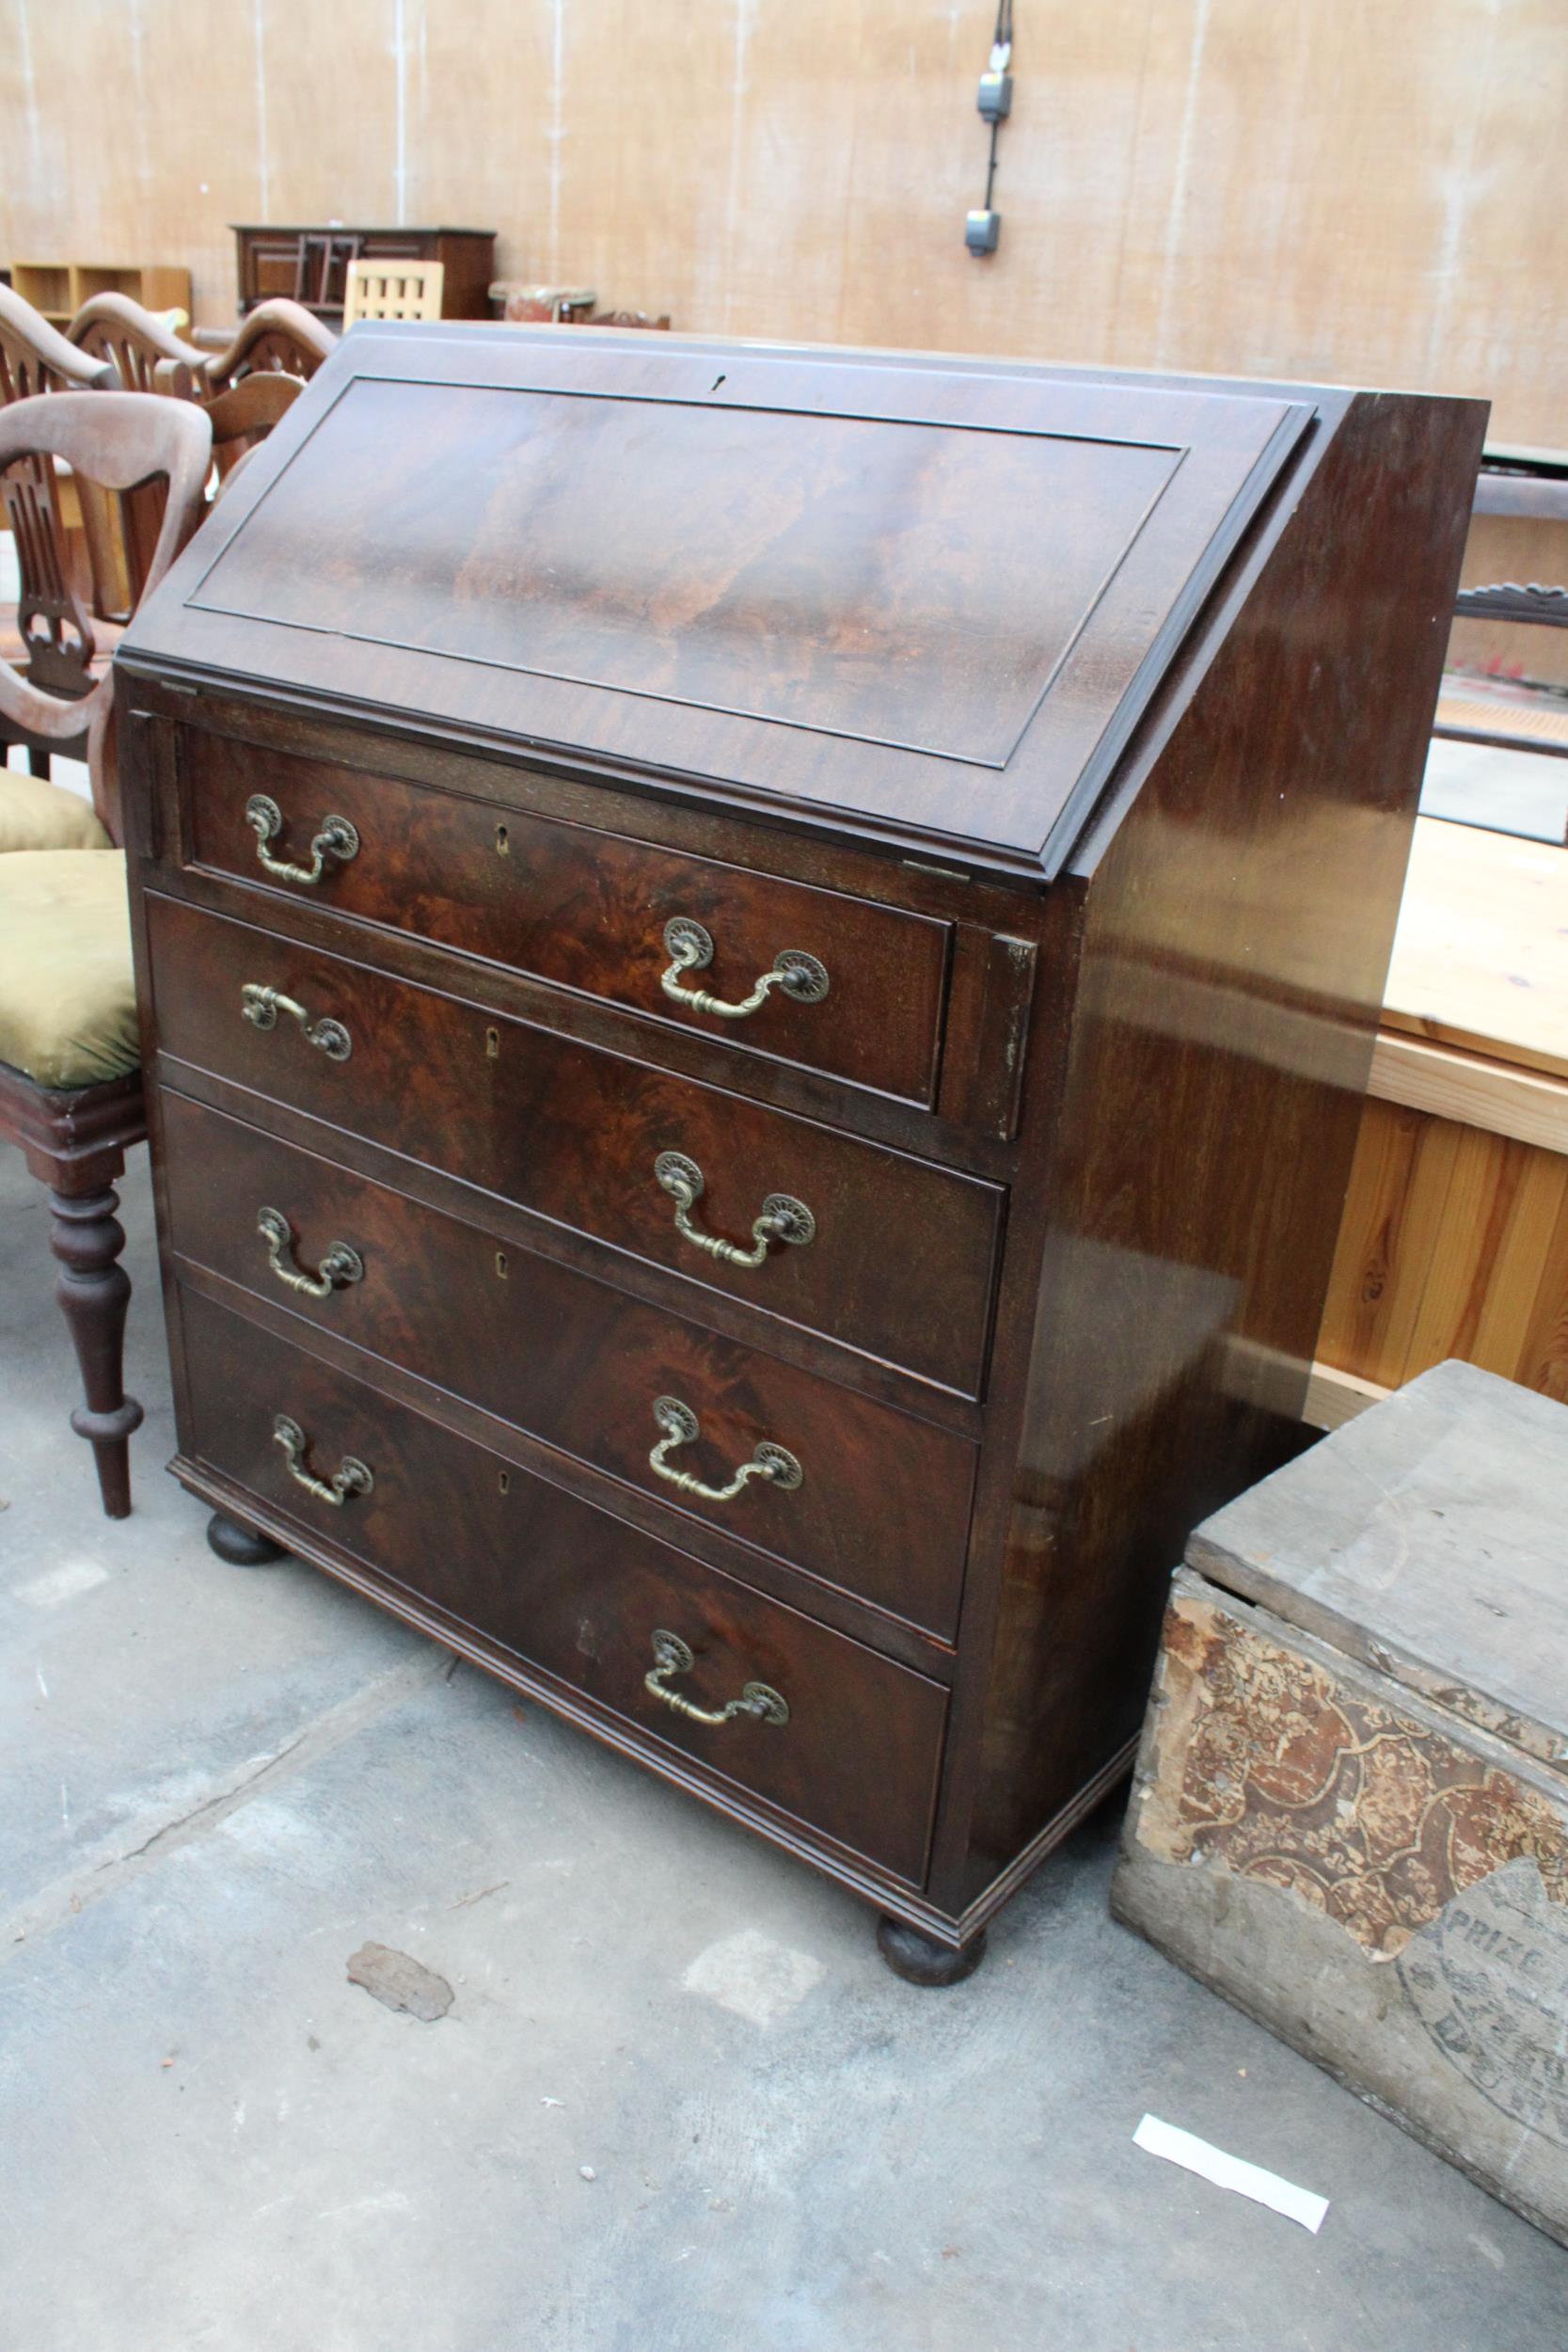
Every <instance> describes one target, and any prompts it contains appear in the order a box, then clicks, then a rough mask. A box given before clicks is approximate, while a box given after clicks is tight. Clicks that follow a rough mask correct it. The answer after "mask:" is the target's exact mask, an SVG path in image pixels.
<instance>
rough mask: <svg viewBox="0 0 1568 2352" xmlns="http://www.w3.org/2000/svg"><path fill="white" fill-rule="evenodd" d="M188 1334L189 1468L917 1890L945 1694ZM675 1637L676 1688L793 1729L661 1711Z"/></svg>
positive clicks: (741, 1590) (442, 1434)
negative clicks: (335, 1502)
mask: <svg viewBox="0 0 1568 2352" xmlns="http://www.w3.org/2000/svg"><path fill="white" fill-rule="evenodd" d="M181 1316H182V1324H183V1329H184V1346H185V1352H186V1366H187V1371H188V1373H189V1376H190V1386H191V1395H192V1399H193V1417H192V1427H191V1432H190V1443H189V1446H188V1449H187V1450H188V1451H191V1452H192V1453H194V1454H195V1455H196V1456H197V1457H198V1459H199V1460H201V1461H204V1462H207V1463H210V1464H211V1465H212V1467H213V1468H214V1470H218V1471H220V1472H222V1473H223V1474H224V1475H226V1476H227V1477H229V1478H230V1479H232V1480H234V1481H235V1482H236V1483H237V1484H238V1485H240V1486H243V1487H244V1488H245V1490H246V1491H247V1492H251V1493H254V1494H256V1495H257V1496H258V1497H260V1498H261V1500H262V1501H263V1502H264V1503H265V1504H266V1505H267V1506H268V1507H269V1508H270V1509H271V1510H272V1511H273V1512H274V1513H277V1514H281V1515H285V1516H286V1517H287V1518H290V1519H293V1520H298V1521H300V1522H301V1523H302V1524H304V1525H305V1526H307V1527H309V1529H310V1530H311V1531H312V1533H313V1534H316V1535H318V1536H321V1535H325V1537H326V1539H327V1540H329V1541H330V1542H332V1543H333V1544H337V1545H342V1546H343V1547H345V1548H346V1549H347V1550H348V1551H349V1552H350V1553H351V1554H352V1555H353V1556H354V1557H355V1558H356V1559H357V1560H359V1561H360V1562H362V1563H364V1564H365V1565H367V1566H369V1567H370V1568H372V1569H373V1570H374V1571H376V1572H377V1573H378V1574H379V1575H381V1576H384V1577H387V1578H388V1579H390V1580H392V1581H394V1582H395V1583H396V1584H398V1585H400V1586H402V1587H404V1589H405V1590H406V1591H408V1592H410V1593H412V1594H414V1595H416V1596H418V1597H420V1598H422V1599H424V1600H427V1601H429V1602H431V1603H433V1604H434V1605H435V1607H436V1609H438V1610H442V1611H446V1612H448V1613H451V1615H452V1616H453V1617H455V1618H456V1619H457V1620H458V1621H459V1622H461V1623H463V1624H466V1625H469V1626H472V1627H474V1628H475V1629H478V1630H479V1631H480V1632H482V1633H484V1634H486V1635H488V1636H489V1637H490V1638H491V1639H493V1640H495V1641H498V1642H499V1643H500V1644H501V1645H503V1646H504V1647H505V1648H507V1649H509V1650H512V1651H514V1652H515V1653H516V1655H517V1656H518V1657H519V1658H521V1659H525V1660H528V1661H531V1663H532V1664H534V1665H536V1666H539V1667H541V1668H543V1669H544V1670H545V1671H546V1673H547V1674H549V1675H552V1676H556V1677H560V1678H561V1679H562V1681H563V1682H565V1683H567V1684H569V1685H571V1686H573V1687H574V1688H576V1689H578V1690H580V1691H583V1692H587V1693H588V1694H589V1695H590V1696H591V1697H593V1698H594V1699H596V1700H598V1701H599V1702H600V1703H601V1704H603V1705H605V1706H607V1707H609V1708H613V1709H614V1710H615V1712H616V1713H617V1714H618V1715H619V1716H621V1717H623V1718H625V1719H626V1721H627V1722H629V1723H631V1724H635V1725H636V1726H637V1728H638V1730H639V1731H640V1732H641V1734H642V1736H643V1738H644V1739H645V1740H648V1741H650V1742H652V1743H655V1745H656V1746H658V1747H673V1748H675V1749H677V1750H679V1751H681V1752H682V1753H684V1754H685V1755H686V1756H689V1757H693V1758H696V1759H697V1760H699V1761H700V1762H701V1763H702V1764H703V1766H704V1767H705V1769H707V1770H708V1771H710V1772H713V1773H715V1774H718V1775H721V1776H722V1777H723V1778H725V1779H727V1780H729V1781H731V1782H733V1783H736V1784H737V1785H738V1786H739V1787H740V1788H743V1789H751V1790H755V1791H756V1792H757V1793H758V1794H759V1795H761V1796H762V1797H764V1798H766V1799H768V1801H769V1802H770V1803H771V1804H776V1805H779V1806H781V1807H783V1808H784V1810H785V1811H786V1812H788V1813H791V1814H793V1815H795V1816H796V1817H797V1818H798V1819H800V1820H803V1821H806V1822H809V1823H811V1824H813V1825H814V1826H815V1827H816V1828H817V1829H818V1830H820V1831H821V1832H822V1833H823V1834H824V1835H826V1836H829V1837H832V1838H834V1839H836V1840H838V1841H839V1842H841V1843H842V1844H844V1845H847V1846H848V1847H850V1848H852V1849H853V1850H854V1851H857V1852H860V1853H863V1854H866V1855H868V1856H869V1857H871V1858H872V1859H873V1860H875V1861H878V1862H880V1863H882V1864H883V1865H884V1866H885V1867H888V1868H889V1869H891V1870H893V1871H895V1873H896V1874H897V1875H899V1876H900V1877H902V1878H904V1879H907V1880H910V1881H912V1882H916V1883H918V1881H919V1880H920V1878H921V1876H922V1874H923V1870H924V1861H925V1851H926V1843H927V1835H928V1831H929V1824H930V1816H931V1805H932V1797H933V1791H934V1787H935V1779H936V1772H937V1766H938V1762H939V1759H940V1752H941V1743H942V1721H943V1712H944V1706H945V1694H944V1693H943V1692H942V1691H941V1690H940V1689H939V1688H938V1686H937V1685H936V1684H934V1683H930V1682H927V1681H926V1680H924V1679H923V1677H920V1676H918V1675H913V1674H911V1673H909V1672H908V1671H907V1670H906V1669H905V1668H903V1667H901V1666H895V1665H894V1664H892V1663H891V1662H890V1661H888V1660H886V1659H882V1658H879V1657H878V1656H877V1655H876V1654H875V1653H874V1652H873V1651H871V1650H868V1649H864V1648H863V1647H862V1646H861V1645H859V1644H857V1643H853V1642H847V1641H846V1640H845V1639H844V1638H843V1637H842V1636H841V1635H839V1634H836V1633H832V1632H829V1631H828V1630H827V1629H826V1628H824V1627H822V1626H818V1625H816V1624H814V1623H813V1622H812V1620H811V1619H809V1618H807V1617H804V1616H801V1615H799V1614H798V1613H796V1612H794V1611H793V1610H789V1609H784V1608H781V1607H780V1606H779V1605H778V1604H777V1603H776V1602H773V1601H769V1600H764V1599H763V1598H761V1597H760V1596H758V1595H756V1594H753V1593H751V1592H748V1591H747V1590H746V1588H745V1587H744V1586H743V1585H740V1584H737V1583H736V1582H735V1581H733V1580H731V1579H730V1578H727V1577H723V1576H721V1575H719V1574H718V1573H717V1572H716V1571H715V1570H713V1569H711V1568H708V1567H705V1566H704V1565H702V1564H701V1563H700V1562H698V1561H695V1560H693V1559H691V1558H690V1557H689V1555H688V1554H685V1553H682V1552H680V1551H677V1550H675V1549H673V1548H672V1547H670V1546H667V1545H662V1544H658V1543H656V1542H654V1541H653V1540H652V1539H651V1538H650V1537H648V1536H647V1535H645V1534H641V1533H640V1532H639V1531H638V1530H637V1529H635V1528H632V1527H630V1526H628V1525H626V1522H625V1521H623V1520H620V1519H617V1518H611V1517H610V1515H609V1514H608V1513H605V1512H601V1511H595V1510H594V1509H593V1508H592V1507H591V1506H590V1505H588V1504H587V1503H584V1502H580V1501H579V1500H578V1499H577V1498H576V1497H574V1496H571V1495H568V1494H566V1493H565V1492H563V1491H562V1489H561V1488H559V1487H556V1486H550V1485H548V1484H547V1483H546V1482H545V1481H544V1480H543V1479H539V1478H535V1477H531V1475H530V1474H529V1473H528V1472H527V1471H524V1470H517V1469H515V1468H513V1467H509V1466H508V1465H506V1464H505V1463H503V1462H501V1461H499V1459H498V1458H497V1457H496V1456H495V1455H493V1454H486V1453H484V1452H483V1449H481V1448H479V1447H476V1446H473V1445H470V1444H468V1443H467V1441H466V1440H464V1439H462V1438H457V1437H455V1436H454V1435H453V1434H452V1433H451V1431H450V1430H446V1429H442V1428H439V1427H437V1426H436V1423H435V1422H430V1421H426V1420H425V1419H424V1418H423V1417H422V1416H420V1415H419V1414H417V1413H410V1412H407V1411H406V1410H404V1408H403V1407H401V1406H390V1405H388V1402H387V1400H386V1399H385V1398H384V1397H382V1396H380V1395H378V1394H377V1393H376V1392H375V1391H373V1390H370V1389H366V1388H362V1387H361V1386H360V1385H359V1384H358V1383H357V1382H355V1381H351V1380H347V1379H345V1378H343V1377H342V1375H340V1374H337V1373H334V1372H331V1371H329V1370H328V1369H327V1367H326V1366H325V1365H324V1364H322V1363H321V1362H320V1361H319V1359H316V1358H314V1357H310V1356H307V1355H304V1354H302V1353H300V1352H299V1351H297V1350H294V1349H292V1348H290V1347H289V1346H288V1345H287V1344H285V1343H282V1342H281V1341H279V1340H277V1338H275V1337H274V1336H273V1335H272V1334H270V1333H266V1332H262V1331H261V1330H260V1329H258V1328H257V1327H255V1326H253V1325H251V1324H248V1323H243V1322H241V1321H239V1320H238V1319H237V1318H236V1317H234V1316H232V1315H229V1314H226V1313H225V1312H224V1311H223V1310H222V1309H220V1308H218V1307H215V1306H214V1305H213V1304H212V1302H211V1301H210V1300H208V1299H205V1298H199V1297H197V1296H195V1295H191V1294H188V1293H187V1294H183V1295H182V1305H181ZM280 1412H281V1413H286V1414H288V1415H289V1416H290V1417H291V1418H292V1419H293V1420H294V1421H295V1422H298V1424H299V1425H300V1427H301V1428H302V1429H303V1430H304V1431H305V1433H306V1435H307V1437H308V1438H309V1441H310V1452H309V1456H308V1467H309V1469H310V1470H312V1471H313V1472H314V1473H315V1474H316V1475H318V1476H319V1477H322V1478H324V1479H330V1477H331V1476H332V1475H333V1473H334V1472H335V1471H336V1470H337V1469H338V1467H339V1465H340V1463H341V1460H342V1458H343V1457H344V1456H345V1455H350V1456H356V1457H357V1458H358V1459H360V1460H362V1461H363V1462H365V1463H366V1464H367V1465H368V1466H369V1468H370V1470H371V1471H372V1476H373V1478H374V1482H375V1483H374V1486H373V1488H372V1492H371V1493H370V1494H369V1495H362V1496H356V1497H354V1498H352V1499H351V1500H350V1501H349V1502H346V1503H345V1504H343V1505H342V1506H341V1508H334V1507H332V1506H330V1505H327V1504H325V1503H323V1502H317V1501H315V1500H314V1499H313V1498H312V1497H310V1496H309V1495H308V1494H307V1493H306V1492H305V1491H304V1490H303V1489H302V1488H301V1487H300V1486H297V1485H296V1484H294V1483H293V1480H292V1479H291V1477H290V1475H289V1471H288V1468H287V1465H286V1463H285V1459H284V1455H283V1454H282V1451H281V1450H280V1448H279V1447H278V1446H277V1443H276V1442H275V1440H274V1438H273V1422H274V1419H275V1416H276V1415H277V1414H278V1413H280ZM454 1517H460V1518H461V1524H462V1530H463V1541H462V1543H461V1545H457V1544H455V1543H454V1542H453V1540H452V1534H453V1524H454ZM432 1629H433V1630H437V1631H438V1627H433V1628H432ZM659 1629H668V1630H669V1631H671V1632H673V1633H675V1634H677V1635H679V1637H680V1638H681V1639H682V1640H683V1641H685V1642H686V1643H687V1644H688V1645H689V1647H690V1649H691V1650H692V1652H693V1653H694V1656H695V1660H696V1664H695V1668H694V1670H693V1672H692V1673H691V1675H690V1676H689V1677H684V1678H682V1680H681V1681H680V1682H679V1684H678V1685H677V1686H676V1687H678V1688H680V1689H681V1690H682V1691H684V1692H686V1693H687V1694H688V1695H689V1696H690V1697H691V1698H692V1699H693V1700H694V1701H695V1702H696V1704H698V1705H699V1706H702V1707H705V1708H719V1707H722V1706H723V1705H724V1704H725V1703H726V1702H727V1701H728V1700H729V1699H731V1698H737V1697H738V1696H739V1695H740V1693H741V1691H742V1688H743V1686H744V1685H745V1684H746V1683H747V1682H749V1681H761V1682H764V1683H767V1684H768V1685H769V1686H770V1687H771V1688H772V1689H774V1690H776V1691H778V1692H781V1693H782V1694H783V1696H784V1698H785V1700H786V1701H787V1703H788V1705H789V1708H790V1720H789V1722H788V1723H787V1724H784V1725H772V1724H759V1723H757V1722H754V1721H752V1720H749V1719H736V1720H735V1721H732V1722H731V1723H728V1724H723V1725H721V1726H710V1725H705V1724H692V1723H689V1722H687V1721H686V1720H684V1719H683V1718H682V1717H680V1716H678V1715H676V1714H674V1713H673V1712H672V1711H671V1710H670V1709H669V1708H666V1707H664V1706H663V1705H661V1704H660V1702H659V1701H658V1700H657V1699H656V1698H654V1697H652V1696H650V1695H649V1693H648V1692H646V1690H645V1689H644V1687H643V1677H644V1675H645V1674H646V1673H647V1671H648V1669H649V1667H650V1666H651V1665H652V1664H653V1663H654V1659H653V1651H652V1637H653V1635H654V1633H655V1632H656V1631H657V1630H659Z"/></svg>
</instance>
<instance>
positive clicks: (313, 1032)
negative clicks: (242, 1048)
mask: <svg viewBox="0 0 1568 2352" xmlns="http://www.w3.org/2000/svg"><path fill="white" fill-rule="evenodd" d="M240 1009H241V1011H242V1012H243V1013H244V1015H245V1019H246V1020H247V1021H248V1022H249V1024H250V1025H251V1027H252V1028H253V1029H276V1028H277V1016H278V1014H279V1013H280V1012H286V1013H287V1014H288V1016H289V1018H290V1020H291V1021H297V1022H298V1023H299V1025H300V1027H301V1028H302V1029H303V1030H304V1032H305V1035H306V1037H307V1038H308V1039H309V1042H310V1043H311V1044H312V1045H314V1046H315V1047H316V1048H317V1050H318V1051H319V1052H321V1053H323V1054H325V1056H326V1058H327V1060H328V1061H347V1059H348V1057H349V1056H350V1055H351V1054H352V1053H353V1051H354V1040H353V1039H352V1038H351V1037H350V1036H349V1033H348V1031H347V1030H346V1029H345V1028H344V1026H343V1025H342V1023H341V1021H312V1020H311V1018H310V1015H309V1013H308V1012H307V1011H306V1009H305V1007H304V1006H303V1005H301V1004H297V1003H296V1002H295V1000H294V999H293V997H292V996H285V995H283V994H282V993H281V992H280V991H279V990H277V989H276V988H263V987H262V986H261V982H260V981H259V980H246V981H245V984H244V985H243V987H242V988H241V990H240Z"/></svg>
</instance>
